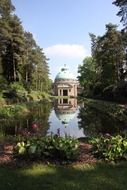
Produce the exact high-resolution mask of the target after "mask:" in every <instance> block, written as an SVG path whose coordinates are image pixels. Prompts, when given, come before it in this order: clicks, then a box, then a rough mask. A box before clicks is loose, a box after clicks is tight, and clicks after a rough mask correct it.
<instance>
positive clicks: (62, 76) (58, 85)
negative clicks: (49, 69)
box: [54, 66, 78, 97]
mask: <svg viewBox="0 0 127 190" xmlns="http://www.w3.org/2000/svg"><path fill="white" fill-rule="evenodd" d="M77 85H78V84H77V80H76V79H75V77H74V76H73V75H72V74H71V73H70V72H69V70H68V68H67V67H66V66H64V67H63V68H62V69H61V71H60V72H59V73H58V74H57V75H56V78H55V81H54V93H55V96H73V97H76V96H77Z"/></svg>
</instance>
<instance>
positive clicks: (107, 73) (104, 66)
mask: <svg viewBox="0 0 127 190" xmlns="http://www.w3.org/2000/svg"><path fill="white" fill-rule="evenodd" d="M113 4H114V5H116V6H118V7H119V9H120V10H119V12H118V13H117V15H118V16H120V17H121V22H122V23H123V29H122V30H120V31H119V30H118V29H117V25H114V24H112V23H109V24H107V25H106V32H105V34H104V35H102V36H96V35H94V34H92V33H90V38H91V53H92V55H91V57H87V58H85V59H84V60H83V65H80V66H79V69H78V72H79V76H78V79H79V82H80V84H81V86H82V88H83V95H84V96H86V97H92V98H99V99H105V100H112V101H120V102H121V101H122V102H123V101H127V0H116V1H114V2H113Z"/></svg>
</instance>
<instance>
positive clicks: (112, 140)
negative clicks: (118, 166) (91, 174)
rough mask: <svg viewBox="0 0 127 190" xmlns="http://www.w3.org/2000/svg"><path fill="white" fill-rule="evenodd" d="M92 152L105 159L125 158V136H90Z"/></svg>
mask: <svg viewBox="0 0 127 190" xmlns="http://www.w3.org/2000/svg"><path fill="white" fill-rule="evenodd" d="M90 142H91V144H92V145H93V152H94V154H95V155H96V156H97V157H99V158H103V159H104V160H106V161H117V160H122V159H125V160H127V136H126V135H125V136H121V135H116V136H110V135H108V134H107V135H106V136H100V137H97V138H92V140H91V141H90Z"/></svg>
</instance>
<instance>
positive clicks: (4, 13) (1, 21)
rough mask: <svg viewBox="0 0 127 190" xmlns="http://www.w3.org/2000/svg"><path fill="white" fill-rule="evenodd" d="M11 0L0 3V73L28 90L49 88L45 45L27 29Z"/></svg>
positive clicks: (46, 89)
mask: <svg viewBox="0 0 127 190" xmlns="http://www.w3.org/2000/svg"><path fill="white" fill-rule="evenodd" d="M14 11H15V7H14V6H13V4H12V2H11V0H1V3H0V74H1V77H2V78H3V79H5V80H6V81H7V83H8V84H11V83H14V82H19V83H20V84H22V85H23V86H24V88H26V89H27V90H31V89H32V90H39V91H46V92H47V91H48V89H49V84H50V80H49V67H48V63H47V61H48V59H47V58H46V56H45V54H44V52H43V49H42V48H41V47H39V45H38V44H37V43H36V41H35V39H34V38H33V35H32V33H30V32H26V31H25V30H24V28H23V26H22V23H21V21H20V19H19V18H18V16H17V15H15V12H14Z"/></svg>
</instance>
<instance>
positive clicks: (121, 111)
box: [78, 99, 127, 137]
mask: <svg viewBox="0 0 127 190" xmlns="http://www.w3.org/2000/svg"><path fill="white" fill-rule="evenodd" d="M83 101H84V107H82V108H80V111H79V114H78V117H79V124H78V125H79V127H80V128H82V129H83V131H84V134H85V135H86V136H89V137H92V136H95V135H98V134H100V133H101V134H103V135H105V134H106V133H109V134H111V135H114V134H116V133H121V132H122V131H124V130H126V129H127V109H126V108H125V107H124V106H121V105H119V104H115V103H111V102H107V101H100V100H93V99H84V100H83Z"/></svg>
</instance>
